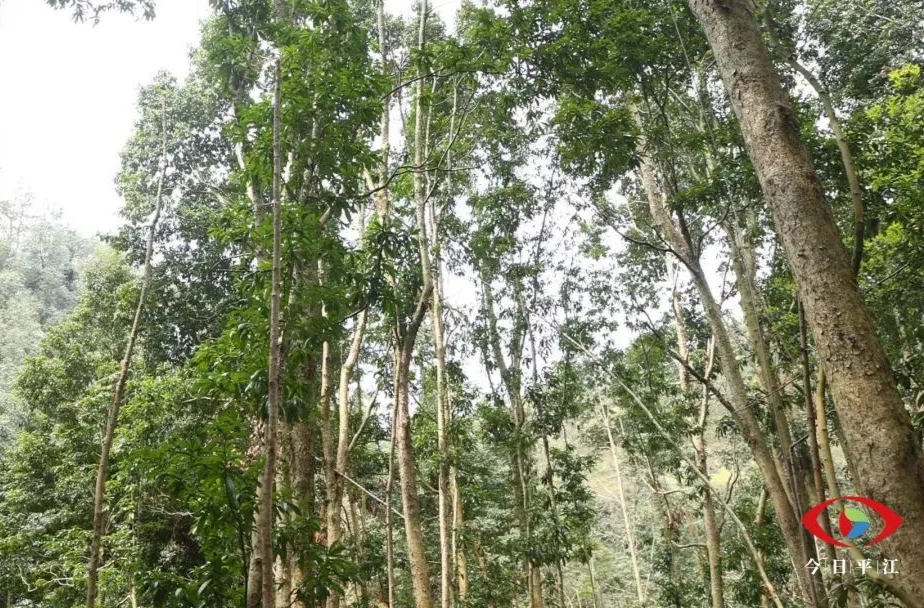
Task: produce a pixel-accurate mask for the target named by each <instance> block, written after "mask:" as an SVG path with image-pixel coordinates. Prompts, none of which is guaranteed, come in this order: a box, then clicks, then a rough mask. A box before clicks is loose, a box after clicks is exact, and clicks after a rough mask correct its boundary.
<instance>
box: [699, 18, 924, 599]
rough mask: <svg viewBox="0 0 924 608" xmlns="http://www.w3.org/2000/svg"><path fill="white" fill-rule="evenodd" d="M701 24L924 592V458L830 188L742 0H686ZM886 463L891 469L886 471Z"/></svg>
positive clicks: (869, 471) (849, 433) (850, 428)
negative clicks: (834, 212)
mask: <svg viewBox="0 0 924 608" xmlns="http://www.w3.org/2000/svg"><path fill="white" fill-rule="evenodd" d="M689 4H690V8H691V9H692V11H693V13H694V14H695V15H696V17H697V19H698V20H699V21H700V23H701V24H702V25H703V27H704V29H705V31H706V36H707V38H708V40H709V44H710V46H711V47H712V50H713V54H714V55H715V58H716V62H717V64H718V67H719V71H720V72H721V74H722V77H723V79H724V81H725V86H726V89H727V90H728V92H729V97H730V98H731V103H732V108H733V109H734V111H735V114H736V115H737V117H738V120H739V123H740V124H741V129H742V132H743V135H744V141H745V144H746V146H747V149H748V153H749V155H750V157H751V160H752V161H753V164H754V168H755V170H756V172H757V176H758V179H759V181H760V183H761V187H762V188H763V191H764V195H765V196H766V198H767V200H768V201H769V203H770V207H771V209H772V211H773V215H774V219H775V223H776V228H777V231H778V232H779V234H780V236H781V239H782V242H783V246H784V249H785V251H786V254H787V257H788V258H789V261H790V264H791V266H792V270H793V275H794V277H795V280H796V285H797V286H798V289H799V293H800V294H801V296H802V300H803V304H804V305H805V311H806V318H807V319H808V323H809V326H810V327H811V328H812V331H813V333H814V336H815V343H816V345H817V347H818V352H819V358H820V360H821V364H822V365H823V366H824V368H825V371H826V372H827V373H828V375H829V376H830V382H831V390H832V393H833V394H834V398H835V405H836V408H837V412H838V415H839V416H840V419H841V420H842V422H843V432H844V438H845V440H846V446H845V448H846V451H847V453H848V454H849V455H850V460H851V462H852V463H853V465H854V466H855V467H856V469H857V472H858V473H859V479H858V480H857V482H858V485H859V489H860V490H861V491H862V492H863V493H864V494H865V495H866V496H869V497H870V498H872V499H874V500H878V501H881V502H884V503H886V504H888V505H889V506H890V507H891V508H893V509H894V510H895V511H896V512H898V513H900V514H901V515H902V517H903V518H904V520H905V524H904V525H903V526H901V527H900V528H899V529H898V530H896V532H895V534H893V535H892V536H891V537H890V538H889V539H888V540H886V541H885V542H884V543H883V545H884V547H883V548H884V550H885V553H886V555H887V556H889V557H893V558H896V559H899V560H901V563H902V565H903V568H902V570H901V572H900V573H899V574H898V575H896V583H897V585H898V586H899V587H900V588H902V589H904V590H906V591H907V592H908V593H909V594H910V595H911V596H912V597H924V543H921V542H920V539H921V538H922V537H924V462H922V453H921V446H920V444H919V443H918V440H917V437H916V435H915V432H914V429H913V427H912V425H911V419H910V417H909V415H908V413H907V412H906V411H905V409H904V406H903V404H902V401H901V397H900V395H899V393H898V391H897V389H896V386H895V380H894V378H893V377H892V373H891V370H890V367H889V362H888V359H887V358H886V355H885V351H884V350H883V348H882V344H881V343H880V342H879V340H878V338H877V337H876V333H875V329H874V328H873V324H872V321H871V319H870V317H869V314H868V312H867V310H866V306H865V304H864V303H863V300H862V298H861V296H860V293H859V290H858V288H857V285H856V283H855V281H854V278H853V273H852V270H851V267H850V264H849V263H848V258H847V254H846V251H845V250H844V246H843V243H842V242H841V239H840V235H839V234H838V231H837V227H836V226H835V223H834V218H833V216H832V213H831V209H830V208H829V206H828V204H827V201H826V200H825V196H824V190H823V188H822V185H821V183H820V181H819V179H818V176H817V175H816V174H815V171H814V168H813V167H812V163H811V160H810V158H809V154H808V150H807V148H806V146H805V144H804V143H803V141H802V139H801V136H800V134H799V125H798V122H797V120H796V118H795V115H794V113H793V110H792V108H791V105H790V103H789V100H788V99H787V97H786V94H785V93H784V91H783V88H782V86H781V85H780V81H779V76H778V74H777V73H776V71H775V69H774V67H773V63H772V61H771V58H770V54H769V52H768V51H767V49H766V47H765V45H764V42H763V39H762V37H761V32H760V29H759V28H758V27H757V24H756V22H755V20H754V16H753V15H752V13H751V8H750V6H751V5H750V4H749V3H747V2H745V0H723V1H718V0H689ZM883 471H888V474H883Z"/></svg>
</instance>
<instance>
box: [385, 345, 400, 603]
mask: <svg viewBox="0 0 924 608" xmlns="http://www.w3.org/2000/svg"><path fill="white" fill-rule="evenodd" d="M394 360H395V367H397V366H398V354H397V353H395V358H394ZM398 411H399V410H398V396H397V394H396V395H395V405H394V407H393V408H392V412H391V442H390V443H389V449H388V479H387V480H386V482H385V560H386V565H385V568H386V572H385V574H386V577H387V580H388V607H389V608H396V605H395V516H394V495H395V491H394V486H395V451H396V449H395V448H396V441H397V435H398Z"/></svg>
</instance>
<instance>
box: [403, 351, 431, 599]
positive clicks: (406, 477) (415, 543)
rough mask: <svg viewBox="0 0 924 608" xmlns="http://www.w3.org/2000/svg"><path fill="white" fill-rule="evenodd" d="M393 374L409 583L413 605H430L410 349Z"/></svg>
mask: <svg viewBox="0 0 924 608" xmlns="http://www.w3.org/2000/svg"><path fill="white" fill-rule="evenodd" d="M398 365H399V367H398V370H397V375H396V382H395V384H396V387H395V398H396V399H397V402H398V419H397V421H396V424H397V425H398V426H397V442H398V445H397V448H398V450H397V460H398V474H399V476H400V478H401V506H402V511H403V512H404V532H405V536H406V537H407V552H408V561H409V562H410V566H411V582H412V585H413V588H414V605H415V606H416V608H433V595H432V590H431V589H430V566H429V564H428V563H427V551H426V545H425V544H424V537H423V526H422V524H421V516H420V500H419V498H418V497H417V471H416V467H415V464H414V454H413V447H412V439H411V417H410V413H409V411H408V397H409V395H408V391H409V385H410V376H409V374H410V365H411V352H409V349H408V350H407V351H405V352H402V353H401V356H400V359H399V362H398Z"/></svg>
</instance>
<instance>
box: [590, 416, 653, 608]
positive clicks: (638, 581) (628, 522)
mask: <svg viewBox="0 0 924 608" xmlns="http://www.w3.org/2000/svg"><path fill="white" fill-rule="evenodd" d="M600 416H601V418H602V419H603V428H605V429H606V436H607V439H608V440H609V445H610V458H611V459H612V463H613V473H615V475H616V494H617V496H618V497H619V509H620V512H621V513H622V525H623V527H624V528H625V530H626V545H627V546H628V548H629V564H630V565H631V566H632V578H633V579H634V580H635V593H636V597H637V598H638V604H639V606H644V605H645V588H644V587H643V586H642V575H641V572H640V571H639V567H638V555H637V553H636V547H635V531H634V530H633V528H632V519H631V517H630V516H629V505H628V503H627V502H626V492H625V488H624V487H623V485H622V468H621V467H620V465H619V454H618V453H617V451H616V441H615V439H614V438H613V429H612V426H611V425H610V414H609V410H608V408H607V406H606V404H605V403H601V404H600Z"/></svg>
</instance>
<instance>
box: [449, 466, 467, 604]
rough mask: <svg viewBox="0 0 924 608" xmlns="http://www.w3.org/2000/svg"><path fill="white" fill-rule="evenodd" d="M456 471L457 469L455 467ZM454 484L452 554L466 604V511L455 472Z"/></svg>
mask: <svg viewBox="0 0 924 608" xmlns="http://www.w3.org/2000/svg"><path fill="white" fill-rule="evenodd" d="M453 469H455V467H453ZM449 479H450V481H451V482H452V516H453V527H452V547H453V549H452V552H453V554H454V555H455V558H456V582H457V585H458V590H459V603H460V604H463V605H464V604H465V598H466V597H467V596H468V565H467V562H466V559H465V548H464V547H463V545H462V538H463V536H464V534H465V532H464V530H465V509H464V505H463V503H462V489H461V488H460V487H459V477H458V475H457V473H456V471H455V470H453V471H452V473H451V474H450V476H449Z"/></svg>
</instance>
